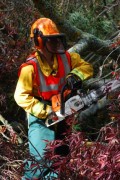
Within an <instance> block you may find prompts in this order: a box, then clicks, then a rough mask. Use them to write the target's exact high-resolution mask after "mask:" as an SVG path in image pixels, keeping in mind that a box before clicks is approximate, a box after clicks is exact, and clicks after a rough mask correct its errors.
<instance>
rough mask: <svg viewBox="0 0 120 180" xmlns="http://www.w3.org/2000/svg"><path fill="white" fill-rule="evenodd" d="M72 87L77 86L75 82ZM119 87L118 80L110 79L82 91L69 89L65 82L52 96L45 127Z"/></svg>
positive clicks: (119, 82)
mask: <svg viewBox="0 0 120 180" xmlns="http://www.w3.org/2000/svg"><path fill="white" fill-rule="evenodd" d="M74 87H79V86H78V84H76V85H75V86H74ZM119 88H120V80H116V79H113V80H110V81H108V82H106V83H104V84H103V85H102V86H100V87H98V88H97V89H92V90H89V91H88V92H84V91H82V90H81V89H77V90H76V88H75V89H74V88H73V89H72V90H70V89H69V88H68V87H67V84H65V85H64V87H63V88H62V91H61V93H60V94H58V95H54V96H53V97H52V100H51V101H52V111H53V112H52V115H51V116H49V117H48V119H47V121H46V125H47V127H49V126H52V125H54V124H56V123H59V122H60V121H62V120H64V119H65V118H66V117H67V116H70V115H73V114H76V113H77V112H80V111H81V110H85V109H87V108H89V107H90V106H91V105H92V104H93V103H97V102H98V100H100V99H101V98H102V97H104V96H106V97H107V95H108V94H110V93H112V92H115V91H116V90H117V89H119Z"/></svg>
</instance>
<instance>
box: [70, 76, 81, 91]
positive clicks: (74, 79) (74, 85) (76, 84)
mask: <svg viewBox="0 0 120 180" xmlns="http://www.w3.org/2000/svg"><path fill="white" fill-rule="evenodd" d="M66 81H67V85H68V88H69V89H72V90H73V89H79V88H81V86H82V81H81V79H80V78H79V77H78V76H77V75H74V74H72V73H71V74H69V75H68V77H67V79H66Z"/></svg>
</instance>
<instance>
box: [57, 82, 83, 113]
mask: <svg viewBox="0 0 120 180" xmlns="http://www.w3.org/2000/svg"><path fill="white" fill-rule="evenodd" d="M80 84H81V80H80V81H78V82H76V83H75V84H73V89H71V94H72V93H73V92H76V90H78V89H80V86H81V85H80ZM67 89H70V87H69V85H68V84H67V83H66V84H65V85H64V86H63V88H62V90H61V95H60V100H61V109H60V113H61V114H62V115H65V97H64V92H65V90H67Z"/></svg>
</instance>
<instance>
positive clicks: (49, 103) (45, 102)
mask: <svg viewBox="0 0 120 180" xmlns="http://www.w3.org/2000/svg"><path fill="white" fill-rule="evenodd" d="M34 97H35V98H36V99H38V100H39V101H40V102H42V103H43V104H44V110H45V109H46V106H47V105H49V106H52V102H51V101H49V100H44V99H42V98H41V97H38V96H34Z"/></svg>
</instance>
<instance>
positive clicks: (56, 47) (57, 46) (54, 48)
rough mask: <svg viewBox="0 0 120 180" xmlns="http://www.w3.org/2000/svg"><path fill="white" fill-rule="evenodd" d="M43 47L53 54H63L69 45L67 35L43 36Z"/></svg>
mask: <svg viewBox="0 0 120 180" xmlns="http://www.w3.org/2000/svg"><path fill="white" fill-rule="evenodd" d="M42 40H43V45H44V46H45V47H46V49H47V50H48V51H49V52H50V53H53V54H63V53H65V51H66V48H67V44H66V38H65V34H57V35H48V36H42Z"/></svg>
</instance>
